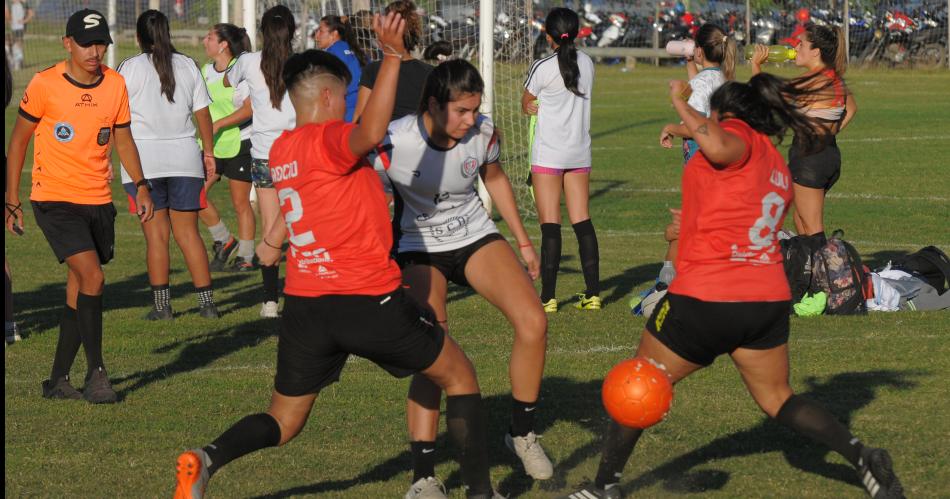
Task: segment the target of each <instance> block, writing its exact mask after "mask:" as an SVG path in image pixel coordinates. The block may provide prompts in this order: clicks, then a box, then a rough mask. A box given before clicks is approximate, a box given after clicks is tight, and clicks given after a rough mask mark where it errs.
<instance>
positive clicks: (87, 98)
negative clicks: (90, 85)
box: [76, 94, 99, 107]
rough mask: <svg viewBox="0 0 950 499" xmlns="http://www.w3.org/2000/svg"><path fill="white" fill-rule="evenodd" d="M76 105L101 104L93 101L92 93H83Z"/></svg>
mask: <svg viewBox="0 0 950 499" xmlns="http://www.w3.org/2000/svg"><path fill="white" fill-rule="evenodd" d="M76 107H99V105H98V104H96V103H95V102H93V101H92V94H82V95H80V96H79V102H77V103H76Z"/></svg>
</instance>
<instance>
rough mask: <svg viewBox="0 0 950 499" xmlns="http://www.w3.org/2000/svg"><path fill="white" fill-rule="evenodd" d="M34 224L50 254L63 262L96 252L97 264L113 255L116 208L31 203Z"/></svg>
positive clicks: (55, 202) (63, 202)
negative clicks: (89, 252) (50, 249)
mask: <svg viewBox="0 0 950 499" xmlns="http://www.w3.org/2000/svg"><path fill="white" fill-rule="evenodd" d="M31 204H32V205H33V216H34V217H35V218H36V225H37V226H38V227H39V228H40V230H42V231H43V235H44V236H46V240H47V241H48V242H49V245H50V248H52V249H53V254H54V255H56V258H57V259H58V260H59V263H63V262H65V261H66V259H67V258H69V257H71V256H73V255H76V254H79V253H82V252H84V251H95V252H96V254H97V255H98V256H99V263H100V264H103V265H104V264H106V263H109V261H110V260H112V257H113V256H114V255H115V215H116V211H115V206H113V205H112V203H107V204H100V205H91V204H75V203H68V202H65V201H32V202H31Z"/></svg>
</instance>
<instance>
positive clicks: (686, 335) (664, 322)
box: [646, 293, 789, 366]
mask: <svg viewBox="0 0 950 499" xmlns="http://www.w3.org/2000/svg"><path fill="white" fill-rule="evenodd" d="M788 311H789V302H787V301H774V302H763V301H759V302H711V301H703V300H697V299H696V298H691V297H689V296H683V295H675V294H673V293H667V294H666V296H664V297H663V298H662V299H661V300H660V302H659V303H657V304H656V307H655V308H654V309H653V315H651V316H650V320H648V321H647V324H646V328H647V331H650V332H651V333H652V334H653V336H655V337H656V339H658V340H660V343H663V344H664V345H666V346H667V347H668V348H669V349H670V350H672V351H673V352H674V353H676V355H679V356H680V357H682V358H684V359H686V360H688V361H690V362H692V363H694V364H699V365H701V366H708V365H709V364H712V362H713V360H715V359H716V357H718V356H720V355H722V354H724V353H731V352H733V351H734V350H735V349H737V348H750V349H753V350H768V349H770V348H775V347H777V346H779V345H784V344H785V343H788Z"/></svg>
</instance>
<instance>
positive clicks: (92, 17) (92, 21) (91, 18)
mask: <svg viewBox="0 0 950 499" xmlns="http://www.w3.org/2000/svg"><path fill="white" fill-rule="evenodd" d="M101 20H102V16H100V15H99V14H89V15H88V16H86V17H84V18H82V21H83V22H84V23H86V26H85V28H86V29H92V28H95V27H96V26H99V24H101Z"/></svg>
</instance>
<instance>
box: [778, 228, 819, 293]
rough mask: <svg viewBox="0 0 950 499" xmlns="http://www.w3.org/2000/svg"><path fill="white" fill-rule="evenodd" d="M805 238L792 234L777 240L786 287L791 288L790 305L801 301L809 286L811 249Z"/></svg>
mask: <svg viewBox="0 0 950 499" xmlns="http://www.w3.org/2000/svg"><path fill="white" fill-rule="evenodd" d="M807 239H808V238H806V237H802V236H793V237H790V238H788V239H782V240H781V241H779V244H780V245H781V247H782V256H783V260H782V266H783V267H784V269H785V278H786V279H788V287H789V288H791V290H792V305H794V304H796V303H798V302H800V301H802V298H803V297H804V296H805V293H807V292H808V290H809V289H810V288H811V260H812V251H811V247H810V246H809V244H808V240H807Z"/></svg>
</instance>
